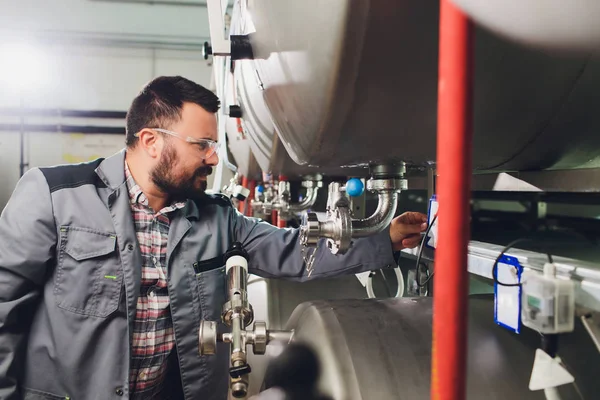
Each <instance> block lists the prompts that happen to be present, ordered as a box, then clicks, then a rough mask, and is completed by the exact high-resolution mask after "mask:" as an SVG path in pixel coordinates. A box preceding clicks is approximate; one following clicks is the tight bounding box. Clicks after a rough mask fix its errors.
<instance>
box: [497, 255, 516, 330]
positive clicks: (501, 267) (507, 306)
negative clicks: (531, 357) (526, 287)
mask: <svg viewBox="0 0 600 400" xmlns="http://www.w3.org/2000/svg"><path fill="white" fill-rule="evenodd" d="M497 277H498V281H499V282H502V283H506V284H516V283H519V276H518V274H517V268H516V267H515V266H514V265H510V264H505V263H500V262H499V263H498V271H497ZM495 293H496V299H495V301H496V322H497V323H500V324H501V325H503V326H505V327H506V328H509V329H512V330H514V331H515V332H518V331H519V318H520V314H521V288H520V287H519V286H502V285H498V284H496V290H495Z"/></svg>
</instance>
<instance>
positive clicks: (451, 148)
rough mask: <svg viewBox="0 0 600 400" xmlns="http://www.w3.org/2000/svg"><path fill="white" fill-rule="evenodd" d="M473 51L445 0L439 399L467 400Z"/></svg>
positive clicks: (461, 18) (434, 378) (435, 385)
mask: <svg viewBox="0 0 600 400" xmlns="http://www.w3.org/2000/svg"><path fill="white" fill-rule="evenodd" d="M472 50H473V49H472V27H471V24H470V22H469V20H468V19H467V17H466V16H465V15H464V14H463V13H462V12H461V11H459V10H458V9H457V8H456V7H455V6H454V5H453V4H452V3H451V1H450V0H441V1H440V49H439V77H438V79H439V81H438V119H437V130H438V132H437V168H438V180H437V189H438V190H437V195H438V200H439V210H438V216H439V227H438V232H439V241H438V246H437V249H436V254H435V278H434V288H435V293H434V296H433V344H432V348H433V350H432V369H431V398H432V399H433V400H464V399H465V398H466V360H467V306H468V304H467V294H468V276H467V249H468V243H469V237H470V231H469V223H470V221H469V199H470V195H471V174H472V169H471V164H472V161H471V158H472V156H471V152H472V150H471V146H472V135H473V131H472V119H473V118H472V101H471V100H472V79H473V63H472V57H473V51H472Z"/></svg>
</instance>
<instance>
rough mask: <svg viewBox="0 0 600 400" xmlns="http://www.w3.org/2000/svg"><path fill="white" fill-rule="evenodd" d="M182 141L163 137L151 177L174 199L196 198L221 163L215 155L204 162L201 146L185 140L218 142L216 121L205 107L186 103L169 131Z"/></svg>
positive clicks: (166, 136)
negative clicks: (177, 120)
mask: <svg viewBox="0 0 600 400" xmlns="http://www.w3.org/2000/svg"><path fill="white" fill-rule="evenodd" d="M166 129H169V130H171V131H173V132H176V133H177V134H179V136H180V137H181V138H183V140H182V139H180V138H177V137H173V136H169V135H166V134H165V135H162V136H163V137H162V138H161V140H163V142H164V143H163V147H162V152H161V154H160V158H159V161H158V163H157V164H156V165H155V167H154V168H152V170H151V172H150V177H151V179H152V181H153V182H154V184H155V185H156V186H157V187H158V188H159V189H161V190H162V191H163V192H165V193H168V194H169V195H170V196H171V198H172V199H173V200H185V199H194V198H198V197H200V196H202V195H203V194H204V191H205V190H206V187H207V183H206V178H207V176H208V175H210V174H211V173H212V166H215V165H217V164H218V162H219V159H218V156H217V155H216V154H214V155H211V156H210V157H208V158H206V159H203V158H202V154H203V150H201V146H200V145H198V144H195V143H190V142H186V141H185V138H186V137H190V138H192V139H210V140H213V141H216V140H217V118H216V115H215V114H212V113H209V112H208V111H206V110H204V109H203V108H202V107H200V106H198V105H196V104H193V103H184V105H183V109H182V113H181V120H180V121H179V122H177V123H175V124H173V125H171V126H170V127H168V128H166Z"/></svg>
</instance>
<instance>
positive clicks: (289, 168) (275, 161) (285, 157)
mask: <svg viewBox="0 0 600 400" xmlns="http://www.w3.org/2000/svg"><path fill="white" fill-rule="evenodd" d="M233 73H234V76H235V96H234V98H235V100H234V103H235V104H236V105H239V106H240V108H241V111H242V118H241V119H240V122H241V128H242V130H243V132H240V133H239V134H238V137H243V139H244V140H247V141H246V142H244V143H248V145H249V148H250V149H251V152H252V154H253V157H255V159H256V162H257V163H258V167H259V168H260V169H261V170H262V171H264V172H267V173H271V174H274V175H275V176H277V175H285V176H287V177H288V178H291V179H292V178H296V177H299V176H304V175H310V174H315V173H317V172H318V173H321V174H326V175H340V176H346V175H349V174H351V173H352V172H354V173H356V172H357V171H356V170H354V171H349V170H348V169H342V168H339V167H338V166H333V167H329V168H311V167H309V166H306V165H299V164H297V163H296V162H294V161H293V160H292V159H291V157H290V156H289V154H288V152H287V150H286V149H285V147H284V146H283V144H282V142H281V140H280V138H279V136H278V135H277V131H276V130H275V126H274V125H273V121H272V119H271V113H270V112H269V109H268V108H267V105H266V103H265V100H264V98H263V92H262V88H261V86H260V81H259V79H258V76H257V73H256V67H255V65H254V63H253V61H252V60H244V61H236V62H235V68H234V72H233ZM230 120H234V119H231V118H230ZM233 129H234V128H233V127H232V129H231V130H233ZM235 129H236V130H237V129H238V128H237V127H235ZM238 140H239V139H238ZM233 145H238V146H239V145H240V143H239V142H238V143H235V144H233ZM230 146H232V142H231V139H230ZM232 151H233V149H232ZM236 159H237V157H236Z"/></svg>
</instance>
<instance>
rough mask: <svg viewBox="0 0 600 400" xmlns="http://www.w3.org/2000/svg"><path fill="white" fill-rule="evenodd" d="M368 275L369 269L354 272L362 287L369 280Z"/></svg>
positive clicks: (365, 285) (369, 273)
mask: <svg viewBox="0 0 600 400" xmlns="http://www.w3.org/2000/svg"><path fill="white" fill-rule="evenodd" d="M369 275H371V271H365V272H361V273H359V274H356V277H357V278H358V280H359V281H360V283H361V285H363V287H367V282H368V281H369Z"/></svg>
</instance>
